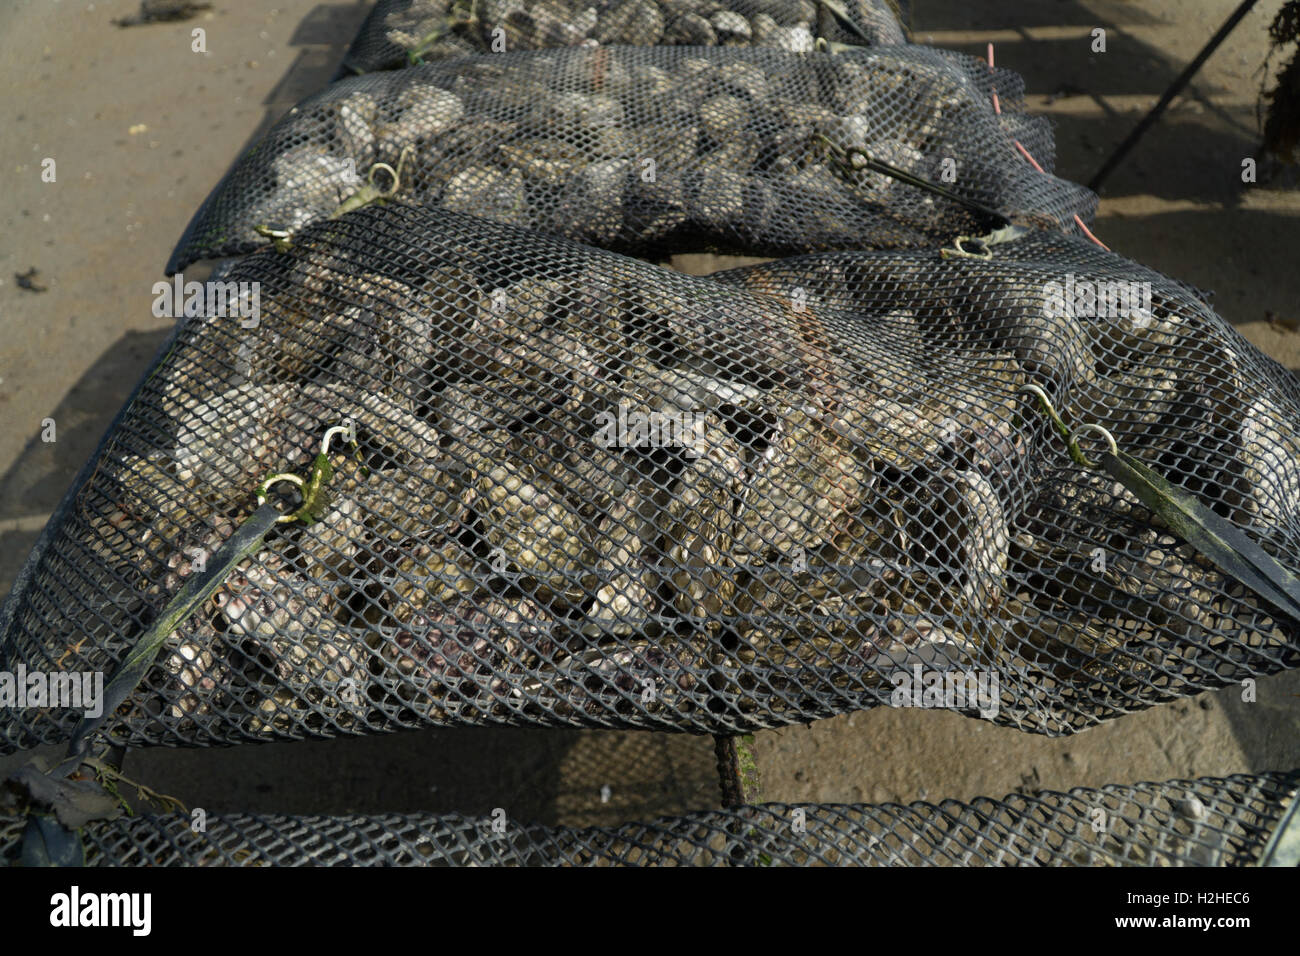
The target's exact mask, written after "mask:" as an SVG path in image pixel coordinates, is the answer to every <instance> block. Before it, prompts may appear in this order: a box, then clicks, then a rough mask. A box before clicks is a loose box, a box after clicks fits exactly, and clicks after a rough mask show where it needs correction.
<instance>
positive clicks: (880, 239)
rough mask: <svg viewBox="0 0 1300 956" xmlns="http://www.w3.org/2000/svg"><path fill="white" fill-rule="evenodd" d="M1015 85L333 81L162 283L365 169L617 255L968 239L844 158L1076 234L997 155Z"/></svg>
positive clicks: (318, 207) (181, 249)
mask: <svg viewBox="0 0 1300 956" xmlns="http://www.w3.org/2000/svg"><path fill="white" fill-rule="evenodd" d="M995 88H996V89H997V90H998V95H999V97H1000V99H1001V102H1003V103H1005V104H1006V109H1005V110H1004V112H1003V114H1001V115H999V114H998V113H996V112H995V110H994V107H993V90H994V89H995ZM1020 90H1021V85H1020V81H1019V79H1018V78H1017V77H1015V76H1014V74H1009V73H1007V72H1006V71H997V72H996V73H995V72H993V71H991V70H989V68H988V66H987V65H986V64H984V63H982V62H980V61H978V60H975V59H972V58H970V57H966V56H963V55H961V54H956V53H950V52H947V51H940V50H933V49H929V48H924V47H914V46H896V47H876V48H870V49H861V50H853V51H848V52H844V53H839V54H828V53H807V54H796V53H790V52H786V51H782V50H769V49H743V48H741V49H697V48H683V47H654V48H635V47H608V48H601V49H596V50H591V49H581V48H579V49H563V50H537V51H524V52H520V53H505V54H499V55H494V54H488V55H483V56H477V57H470V58H466V59H460V60H456V61H455V62H446V63H434V64H428V65H425V66H421V67H417V68H413V69H410V70H402V71H397V72H392V73H385V74H377V75H374V76H364V77H353V78H350V79H347V80H343V81H340V82H338V83H336V84H334V85H333V86H332V87H330V88H329V89H328V90H326V91H325V92H323V93H321V94H318V95H317V96H314V97H312V98H311V99H309V100H306V101H304V102H303V103H301V104H300V105H299V106H297V107H295V108H294V109H293V110H292V111H291V112H290V113H289V115H287V116H286V117H284V118H283V119H282V120H280V122H278V123H277V124H276V125H275V126H274V127H273V128H272V129H271V130H270V131H269V132H268V133H267V134H266V136H265V137H264V138H263V140H262V141H261V142H259V143H258V144H257V145H256V146H255V147H253V148H252V149H251V150H250V151H249V153H248V154H246V155H245V156H244V157H243V158H242V159H241V160H240V161H239V162H238V163H237V164H236V165H235V166H234V168H233V169H232V170H231V171H230V172H229V173H228V174H227V176H226V177H225V178H224V179H223V180H222V182H221V183H220V184H219V185H218V186H217V188H216V189H215V190H214V192H213V193H212V194H211V195H210V196H209V197H208V199H207V200H206V201H205V203H204V204H203V206H202V208H201V209H200V210H199V211H198V212H197V213H196V215H195V217H194V219H193V221H192V222H191V223H190V225H189V227H188V228H187V230H186V233H185V235H184V236H183V237H182V239H181V240H180V242H179V244H178V246H177V248H176V250H175V252H174V253H173V256H172V259H171V262H170V263H169V266H168V271H169V272H175V271H177V270H178V269H181V268H183V267H184V266H186V265H187V264H189V263H191V262H193V261H195V260H196V259H201V258H211V257H215V256H224V255H238V254H243V253H247V252H249V251H252V250H254V249H256V248H259V247H261V246H264V245H266V244H267V243H268V242H269V241H270V240H269V239H268V238H267V234H266V231H267V230H272V231H277V232H279V233H293V232H295V231H296V230H298V229H301V228H302V226H303V225H305V224H306V223H309V222H314V221H319V220H321V219H326V218H329V217H331V216H333V215H336V214H337V213H338V211H339V210H340V208H341V207H342V206H343V204H344V203H345V202H347V201H349V200H350V199H352V197H354V196H355V195H357V194H358V191H359V190H361V189H362V182H363V180H368V179H371V176H372V173H373V185H374V187H375V188H383V189H389V190H392V189H395V191H396V196H397V197H399V198H401V199H405V200H408V201H412V202H417V203H420V204H424V205H437V206H441V207H443V208H446V209H450V210H452V211H456V212H468V213H471V214H474V215H480V216H484V217H486V218H490V219H494V220H497V221H499V222H505V223H510V224H514V225H521V226H527V227H530V228H535V229H539V230H541V231H545V232H552V233H557V234H559V235H563V236H566V237H568V238H571V239H576V240H578V241H582V242H589V243H592V244H594V245H599V246H601V247H603V248H608V249H612V250H616V251H623V252H630V253H637V254H648V253H651V252H654V251H657V250H665V249H671V250H672V251H673V252H683V251H690V250H699V251H704V250H708V249H716V250H720V251H727V250H730V251H737V252H742V253H748V254H757V255H776V254H784V253H790V252H806V251H812V250H820V249H841V248H898V247H930V246H935V245H941V244H943V243H946V242H948V241H950V240H952V239H953V238H954V237H956V236H958V235H966V234H972V233H978V232H982V231H984V226H983V223H984V222H985V220H984V219H982V218H981V217H980V216H979V215H978V214H975V213H972V212H971V211H970V210H969V209H968V208H967V207H966V206H963V205H961V204H959V203H957V202H953V201H951V200H948V199H945V198H940V197H936V196H934V195H932V194H930V193H928V192H925V191H921V190H918V189H917V188H915V187H913V186H909V185H905V184H904V183H902V182H900V181H899V180H897V179H894V178H891V177H888V176H885V175H882V174H880V173H877V172H871V171H866V170H863V169H858V168H854V167H852V159H851V157H850V156H849V154H848V153H847V152H846V151H848V150H851V149H859V150H863V151H865V152H866V153H867V154H869V155H871V156H872V157H874V158H876V159H879V160H881V161H883V162H887V163H890V164H892V165H894V166H896V167H899V168H901V169H903V170H905V171H907V172H909V173H912V174H914V175H917V176H920V177H922V178H925V179H929V180H931V181H935V182H942V183H943V184H944V185H945V186H946V187H947V188H949V189H951V190H953V191H955V192H956V193H957V194H959V195H961V196H963V197H965V198H967V199H969V200H971V201H974V202H977V203H980V204H982V205H983V206H984V207H987V208H991V209H995V210H997V211H999V212H1000V213H1002V214H1005V215H1006V216H1009V217H1010V218H1011V219H1012V220H1014V221H1017V222H1021V223H1025V224H1030V225H1033V224H1037V225H1040V226H1043V227H1045V228H1052V229H1057V230H1061V231H1073V230H1076V229H1077V228H1078V226H1077V224H1076V222H1075V217H1076V216H1079V217H1080V218H1081V219H1082V220H1083V221H1090V220H1091V216H1092V212H1093V209H1094V207H1095V203H1096V197H1095V196H1094V195H1093V194H1092V193H1091V192H1089V191H1088V190H1086V189H1084V188H1083V187H1081V186H1077V185H1075V184H1072V183H1068V182H1066V181H1064V180H1061V179H1058V178H1056V177H1055V176H1052V175H1050V174H1045V173H1041V172H1038V171H1037V170H1035V169H1033V168H1032V167H1031V166H1030V165H1029V163H1027V162H1026V161H1025V159H1024V158H1023V157H1022V156H1021V155H1020V154H1019V153H1018V152H1017V151H1016V149H1015V146H1014V140H1015V139H1016V137H1017V136H1019V135H1021V134H1022V133H1024V132H1025V131H1024V130H1021V129H1020V128H1019V127H1007V126H1006V123H1007V121H1008V120H1010V119H1011V118H1012V117H1013V116H1014V115H1018V114H1014V113H1013V110H1014V109H1015V108H1016V107H1017V105H1018V102H1019V100H1018V97H1019V91H1020ZM1025 135H1026V138H1027V139H1029V140H1030V142H1031V143H1032V144H1033V145H1034V147H1035V149H1037V150H1040V151H1041V150H1042V149H1043V147H1042V136H1041V135H1040V136H1038V137H1033V136H1029V135H1028V134H1027V133H1026V134H1025ZM1048 135H1049V136H1050V133H1049V134H1048ZM1039 158H1040V161H1041V162H1048V163H1050V158H1051V157H1050V151H1047V153H1046V154H1045V155H1043V156H1040V157H1039ZM380 164H382V165H380ZM1046 168H1050V166H1049V167H1046ZM394 174H396V177H397V181H396V185H394V180H393V176H394Z"/></svg>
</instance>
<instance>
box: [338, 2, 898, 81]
mask: <svg viewBox="0 0 1300 956" xmlns="http://www.w3.org/2000/svg"><path fill="white" fill-rule="evenodd" d="M896 6H897V5H896V4H894V3H892V2H891V0H847V2H845V3H843V4H840V3H839V2H836V0H832V2H829V3H827V2H825V0H819V2H816V3H814V2H811V0H732V2H718V0H601V2H594V3H593V2H589V0H544V2H542V3H524V2H523V0H486V2H480V3H463V2H455V0H451V2H449V0H379V3H377V4H376V5H375V8H374V9H373V10H371V11H370V14H369V15H368V16H367V17H366V20H365V22H364V23H363V24H362V25H361V30H360V31H359V32H358V33H357V37H356V39H355V40H353V41H352V46H351V47H350V48H349V49H348V52H347V55H346V56H345V57H344V58H343V64H342V66H341V67H340V68H339V72H340V73H373V72H375V71H376V70H389V69H394V68H397V67H403V66H407V65H409V64H411V63H418V62H422V61H430V60H438V59H443V58H447V57H460V56H468V55H471V54H475V53H489V52H492V53H503V52H506V51H509V50H540V49H546V48H550V47H568V46H581V47H592V46H742V47H748V46H756V47H776V48H778V49H783V50H791V51H793V52H796V53H800V52H808V51H811V50H812V49H813V48H814V46H815V44H816V42H817V40H818V39H823V40H826V41H828V42H832V43H852V44H869V45H880V44H895V43H904V42H906V39H907V38H906V36H905V34H904V32H903V28H902V26H901V25H900V23H899V18H898V15H897V13H896Z"/></svg>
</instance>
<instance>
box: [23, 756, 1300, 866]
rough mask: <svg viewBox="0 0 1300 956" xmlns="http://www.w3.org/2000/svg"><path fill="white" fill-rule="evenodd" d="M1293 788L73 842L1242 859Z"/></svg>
mask: <svg viewBox="0 0 1300 956" xmlns="http://www.w3.org/2000/svg"><path fill="white" fill-rule="evenodd" d="M1298 783H1300V773H1296V772H1291V773H1264V774H1258V775H1251V776H1248V775H1236V776H1232V777H1225V778H1208V777H1204V778H1199V779H1196V780H1174V781H1168V782H1164V783H1158V784H1152V783H1141V784H1136V785H1134V786H1117V785H1110V786H1106V787H1101V788H1098V789H1088V788H1082V787H1081V788H1076V789H1073V790H1070V791H1069V792H1068V793H1057V792H1052V791H1043V792H1039V793H1035V794H1029V795H1021V794H1012V795H1010V796H1008V797H1005V798H1003V799H1002V800H994V799H989V798H983V797H982V798H978V799H976V800H973V801H971V802H970V803H960V802H958V801H956V800H948V801H944V802H943V803H939V804H933V803H921V802H917V803H913V804H910V805H908V806H902V805H900V804H880V805H861V804H855V805H834V804H812V805H802V806H799V805H794V806H791V805H784V804H765V805H763V806H753V807H740V808H737V809H734V810H714V811H707V812H699V813H691V814H687V815H684V816H680V817H668V818H663V819H660V820H656V821H654V822H647V823H627V824H623V825H621V826H617V827H601V828H589V829H572V828H568V827H544V826H521V825H519V824H516V823H514V822H512V821H509V822H508V821H505V820H503V819H502V818H498V820H495V821H494V820H493V819H492V818H490V817H484V818H470V817H460V816H442V817H439V816H428V815H425V816H420V815H406V816H402V815H397V814H392V815H387V816H375V817H365V816H346V817H290V816H252V815H246V814H239V815H232V816H220V817H209V818H208V819H207V821H206V827H207V829H206V831H205V832H202V833H194V832H193V831H192V830H191V828H190V826H191V817H190V816H189V815H187V814H178V815H173V816H144V817H137V818H134V819H129V820H118V821H115V822H112V823H98V824H92V825H90V826H89V827H87V828H86V829H85V830H84V831H83V838H84V844H85V847H86V862H87V863H88V864H89V865H92V866H96V865H98V866H180V865H188V866H276V865H282V866H295V865H297V866H301V865H313V866H330V865H335V866H346V865H351V866H385V865H397V866H402V865H407V866H409V865H418V864H431V865H439V864H441V865H457V866H464V865H473V864H479V865H484V864H487V865H524V866H565V865H568V866H617V865H624V866H779V865H794V866H808V865H813V866H816V865H841V866H843V865H870V866H880V865H895V866H897V865H910V866H917V865H922V866H1026V865H1028V866H1245V865H1250V864H1252V863H1255V862H1256V861H1257V860H1258V859H1259V857H1260V854H1261V853H1262V852H1263V850H1264V848H1265V846H1266V845H1267V843H1268V840H1269V838H1270V836H1271V835H1272V832H1273V830H1274V828H1275V827H1276V826H1277V824H1278V821H1279V818H1281V816H1282V815H1283V813H1284V812H1285V809H1286V807H1287V806H1288V805H1289V803H1290V801H1291V800H1293V799H1294V798H1295V791H1296V786H1297V784H1298ZM494 823H495V824H496V825H497V829H494ZM502 823H505V824H506V825H505V827H504V831H503V832H498V830H500V829H501V824H502ZM23 826H24V824H23V821H22V820H21V819H15V818H9V819H0V862H3V863H13V862H15V861H17V859H18V856H19V852H20V848H21V839H22V832H23Z"/></svg>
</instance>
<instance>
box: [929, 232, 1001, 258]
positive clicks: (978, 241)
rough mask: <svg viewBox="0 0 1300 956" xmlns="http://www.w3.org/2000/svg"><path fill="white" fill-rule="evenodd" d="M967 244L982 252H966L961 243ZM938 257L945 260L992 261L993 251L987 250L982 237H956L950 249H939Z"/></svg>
mask: <svg viewBox="0 0 1300 956" xmlns="http://www.w3.org/2000/svg"><path fill="white" fill-rule="evenodd" d="M967 242H969V243H971V245H973V246H975V247H976V248H978V249H982V250H983V252H968V251H967V250H966V249H965V248H964V247H963V243H967ZM939 255H940V256H942V257H943V258H945V259H952V258H958V257H959V258H962V259H992V258H993V250H992V249H990V248H989V244H988V243H987V242H985V241H984V238H983V237H982V236H958V237H957V238H955V239H954V240H953V241H952V246H951V247H944V248H943V249H940V250H939Z"/></svg>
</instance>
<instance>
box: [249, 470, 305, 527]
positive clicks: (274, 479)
mask: <svg viewBox="0 0 1300 956" xmlns="http://www.w3.org/2000/svg"><path fill="white" fill-rule="evenodd" d="M281 482H287V483H289V484H291V485H296V486H297V488H298V491H299V492H300V493H301V492H302V491H303V489H304V488H305V486H306V484H307V482H305V481H304V480H303V479H302V478H300V477H298V476H297V475H294V474H290V473H287V472H286V473H284V474H280V475H272V476H271V477H269V478H267V479H266V481H264V482H262V483H261V484H260V485H258V486H257V506H258V507H259V508H260V507H262V505H264V504H266V493H267V492H268V491H270V489H271V486H272V485H278V484H280V483H281ZM302 510H303V509H302V508H297V509H295V510H293V511H291V512H289V513H288V514H287V515H280V517H278V518H276V519H275V523H276V524H288V523H289V522H290V521H297V520H298V519H299V518H300V517H301V512H302Z"/></svg>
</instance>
